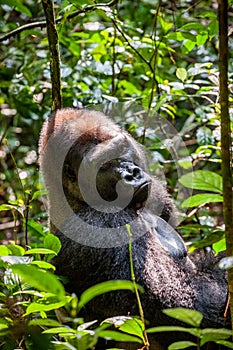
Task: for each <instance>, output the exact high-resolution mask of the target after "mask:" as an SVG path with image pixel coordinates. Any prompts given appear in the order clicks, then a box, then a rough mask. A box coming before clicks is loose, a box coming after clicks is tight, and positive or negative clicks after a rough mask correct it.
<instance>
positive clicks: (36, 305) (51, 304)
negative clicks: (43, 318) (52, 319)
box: [26, 298, 67, 315]
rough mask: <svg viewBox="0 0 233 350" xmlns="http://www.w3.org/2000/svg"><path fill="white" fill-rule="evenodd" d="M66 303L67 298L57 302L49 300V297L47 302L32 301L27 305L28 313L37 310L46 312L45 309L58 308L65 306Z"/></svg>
mask: <svg viewBox="0 0 233 350" xmlns="http://www.w3.org/2000/svg"><path fill="white" fill-rule="evenodd" d="M66 303H67V300H66V299H65V298H64V299H63V300H62V301H56V302H52V301H49V298H48V299H47V303H46V301H45V304H44V303H42V302H41V303H39V302H38V303H30V305H29V306H28V307H27V310H26V315H30V314H32V313H35V312H45V311H51V310H56V309H59V308H60V307H62V306H64V305H65V304H66Z"/></svg>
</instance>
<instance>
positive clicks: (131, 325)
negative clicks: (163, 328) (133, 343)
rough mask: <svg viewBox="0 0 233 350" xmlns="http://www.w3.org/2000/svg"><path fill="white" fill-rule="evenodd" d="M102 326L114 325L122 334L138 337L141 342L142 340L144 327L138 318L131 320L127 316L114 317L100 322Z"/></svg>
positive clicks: (131, 318)
mask: <svg viewBox="0 0 233 350" xmlns="http://www.w3.org/2000/svg"><path fill="white" fill-rule="evenodd" d="M102 324H111V325H114V326H115V327H116V328H118V329H119V330H121V331H122V332H125V333H129V334H133V335H136V336H137V337H140V338H141V339H142V340H144V334H143V329H144V325H143V323H142V321H141V320H140V319H138V318H133V317H129V316H115V317H110V318H107V319H106V320H104V321H103V322H102Z"/></svg>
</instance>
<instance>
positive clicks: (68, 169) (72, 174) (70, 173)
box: [63, 164, 76, 181]
mask: <svg viewBox="0 0 233 350" xmlns="http://www.w3.org/2000/svg"><path fill="white" fill-rule="evenodd" d="M63 169H64V174H65V175H66V176H68V177H69V179H70V180H72V181H74V180H75V179H76V175H75V172H74V170H73V169H72V168H71V166H70V165H69V164H64V168H63Z"/></svg>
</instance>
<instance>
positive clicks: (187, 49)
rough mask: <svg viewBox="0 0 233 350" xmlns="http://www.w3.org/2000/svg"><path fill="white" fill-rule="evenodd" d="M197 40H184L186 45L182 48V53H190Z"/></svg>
mask: <svg viewBox="0 0 233 350" xmlns="http://www.w3.org/2000/svg"><path fill="white" fill-rule="evenodd" d="M195 45H196V42H195V41H194V40H186V41H185V42H184V46H183V48H182V53H183V54H188V53H189V52H191V51H192V49H193V48H194V47H195Z"/></svg>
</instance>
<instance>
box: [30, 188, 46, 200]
mask: <svg viewBox="0 0 233 350" xmlns="http://www.w3.org/2000/svg"><path fill="white" fill-rule="evenodd" d="M46 194H48V191H47V190H39V191H35V192H34V193H33V196H32V199H31V201H33V200H35V199H37V198H38V197H41V196H44V195H46Z"/></svg>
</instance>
